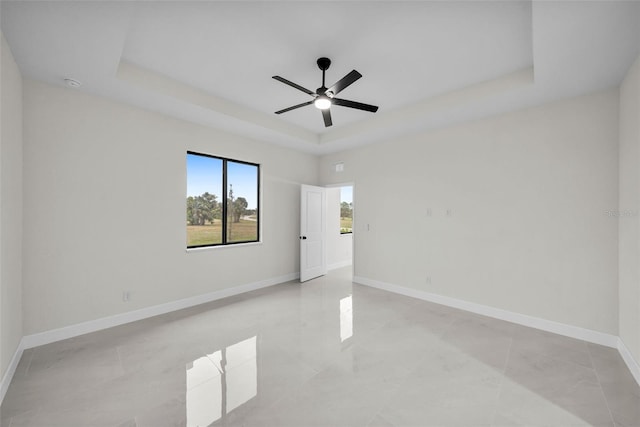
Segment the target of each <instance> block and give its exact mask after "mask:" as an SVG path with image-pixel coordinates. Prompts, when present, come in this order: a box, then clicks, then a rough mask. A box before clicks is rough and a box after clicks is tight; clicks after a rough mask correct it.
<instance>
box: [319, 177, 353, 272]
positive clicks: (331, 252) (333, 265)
mask: <svg viewBox="0 0 640 427" xmlns="http://www.w3.org/2000/svg"><path fill="white" fill-rule="evenodd" d="M353 193H354V186H353V184H351V183H347V184H338V185H333V186H328V187H327V220H326V221H327V269H328V270H336V269H338V268H345V267H348V266H351V272H353V246H354V241H353V237H354V230H355V228H354V214H353V213H354V203H353V200H354V197H353Z"/></svg>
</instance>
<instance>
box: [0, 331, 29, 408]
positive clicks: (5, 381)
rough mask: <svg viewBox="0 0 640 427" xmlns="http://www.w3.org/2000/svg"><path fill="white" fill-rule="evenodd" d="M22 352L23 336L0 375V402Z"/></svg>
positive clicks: (7, 388)
mask: <svg viewBox="0 0 640 427" xmlns="http://www.w3.org/2000/svg"><path fill="white" fill-rule="evenodd" d="M23 352H24V338H23V339H22V340H20V342H19V343H18V348H16V352H15V353H13V357H12V358H11V362H9V366H8V367H7V370H6V372H5V373H4V375H3V376H2V382H0V404H1V403H2V401H3V400H4V396H5V394H7V390H9V384H11V380H12V379H13V375H14V374H15V373H16V369H17V368H18V363H20V358H21V357H22V353H23Z"/></svg>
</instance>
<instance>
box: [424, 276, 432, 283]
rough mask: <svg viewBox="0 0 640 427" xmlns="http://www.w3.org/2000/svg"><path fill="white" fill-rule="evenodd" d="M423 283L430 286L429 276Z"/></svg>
mask: <svg viewBox="0 0 640 427" xmlns="http://www.w3.org/2000/svg"><path fill="white" fill-rule="evenodd" d="M425 282H426V283H427V285H430V284H431V276H427V279H426V280H425Z"/></svg>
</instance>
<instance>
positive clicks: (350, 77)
mask: <svg viewBox="0 0 640 427" xmlns="http://www.w3.org/2000/svg"><path fill="white" fill-rule="evenodd" d="M360 77H362V74H360V73H359V72H357V71H356V70H353V71H351V72H350V73H349V74H347V75H346V76H344V77H343V78H341V79H340V80H338V82H337V83H336V84H334V85H333V86H331V87H330V88H329V89H327V92H333V94H334V95H337V94H338V93H340V91H342V90H344V89H345V88H346V87H347V86H349V85H351V83H353V82H355V81H356V80H358V79H359V78H360Z"/></svg>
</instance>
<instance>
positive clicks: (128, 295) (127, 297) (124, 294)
mask: <svg viewBox="0 0 640 427" xmlns="http://www.w3.org/2000/svg"><path fill="white" fill-rule="evenodd" d="M130 299H131V292H129V291H123V292H122V301H123V302H127V301H129V300H130Z"/></svg>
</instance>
